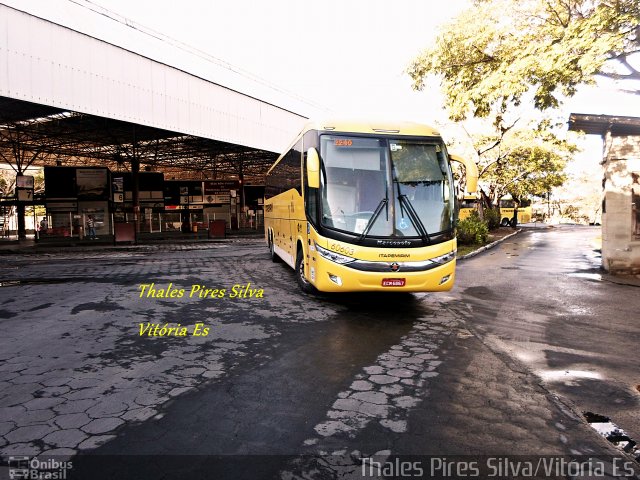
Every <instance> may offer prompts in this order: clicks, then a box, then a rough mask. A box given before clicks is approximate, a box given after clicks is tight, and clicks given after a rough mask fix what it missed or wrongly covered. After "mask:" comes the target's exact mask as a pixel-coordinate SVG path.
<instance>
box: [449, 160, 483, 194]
mask: <svg viewBox="0 0 640 480" xmlns="http://www.w3.org/2000/svg"><path fill="white" fill-rule="evenodd" d="M449 159H450V160H451V161H453V162H458V163H462V164H463V165H464V168H465V176H466V178H467V192H469V193H475V191H476V190H477V189H478V166H477V165H476V162H474V161H472V160H469V159H466V158H462V157H460V156H458V155H454V154H449Z"/></svg>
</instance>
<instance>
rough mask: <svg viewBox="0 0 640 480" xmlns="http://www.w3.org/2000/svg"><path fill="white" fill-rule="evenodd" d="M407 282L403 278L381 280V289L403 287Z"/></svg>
mask: <svg viewBox="0 0 640 480" xmlns="http://www.w3.org/2000/svg"><path fill="white" fill-rule="evenodd" d="M406 283H407V281H406V280H405V279H404V278H383V279H382V286H383V287H404V286H405V285H406Z"/></svg>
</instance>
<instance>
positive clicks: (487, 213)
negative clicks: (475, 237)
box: [483, 207, 500, 231]
mask: <svg viewBox="0 0 640 480" xmlns="http://www.w3.org/2000/svg"><path fill="white" fill-rule="evenodd" d="M483 213H484V221H485V222H486V223H487V227H489V230H490V231H491V230H496V229H497V228H499V227H500V210H499V209H498V208H497V207H496V208H485V209H484V210H483Z"/></svg>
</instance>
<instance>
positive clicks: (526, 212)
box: [500, 196, 532, 227]
mask: <svg viewBox="0 0 640 480" xmlns="http://www.w3.org/2000/svg"><path fill="white" fill-rule="evenodd" d="M514 206H515V202H514V200H513V198H511V197H510V196H507V197H502V198H501V199H500V225H502V226H503V227H506V226H509V225H511V220H512V219H513V208H514ZM531 215H532V211H531V200H521V201H520V203H519V204H518V223H529V222H531Z"/></svg>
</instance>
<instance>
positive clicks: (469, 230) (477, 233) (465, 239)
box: [458, 211, 489, 245]
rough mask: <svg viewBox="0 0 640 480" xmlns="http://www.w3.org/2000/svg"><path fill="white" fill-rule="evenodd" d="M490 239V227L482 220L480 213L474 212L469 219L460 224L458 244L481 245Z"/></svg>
mask: <svg viewBox="0 0 640 480" xmlns="http://www.w3.org/2000/svg"><path fill="white" fill-rule="evenodd" d="M488 237H489V227H488V226H487V224H486V222H485V221H484V220H481V219H480V216H479V215H478V212H476V211H473V212H471V215H470V216H469V217H467V218H465V219H464V220H460V221H459V222H458V242H460V243H461V244H462V245H474V244H476V245H481V244H483V243H485V242H486V241H487V238H488Z"/></svg>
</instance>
